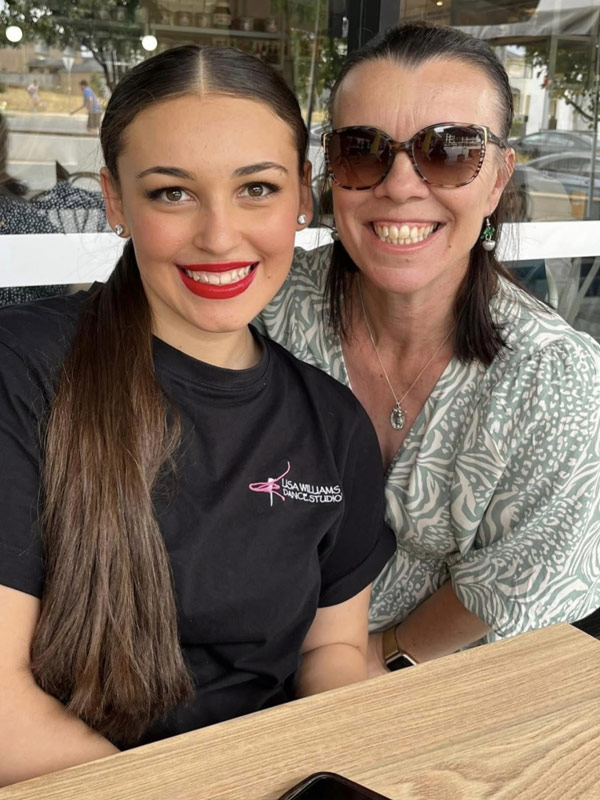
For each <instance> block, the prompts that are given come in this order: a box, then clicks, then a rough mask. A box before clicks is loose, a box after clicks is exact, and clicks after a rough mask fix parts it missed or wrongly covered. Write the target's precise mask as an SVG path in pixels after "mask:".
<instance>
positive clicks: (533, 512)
mask: <svg viewBox="0 0 600 800" xmlns="http://www.w3.org/2000/svg"><path fill="white" fill-rule="evenodd" d="M464 445H465V446H464V447H463V448H461V451H460V453H459V454H458V457H457V461H456V470H455V478H454V484H453V487H452V507H451V514H452V518H453V520H454V522H455V525H456V530H460V531H461V533H460V535H459V536H457V541H458V547H459V552H458V553H457V554H456V555H455V556H453V558H452V562H451V563H450V564H449V566H450V575H451V579H452V583H453V586H454V589H455V591H456V593H457V595H458V597H459V598H460V600H461V601H462V603H463V604H464V605H465V606H466V607H467V608H468V609H469V610H470V611H472V612H474V613H475V614H477V616H479V617H480V618H481V619H483V620H485V621H486V622H487V623H488V625H490V627H491V628H492V630H493V634H492V635H491V636H490V637H488V638H490V639H493V638H498V637H503V636H511V635H515V634H518V633H521V632H523V631H525V630H530V629H531V628H538V627H542V626H545V625H549V624H552V623H554V622H558V621H563V620H566V621H574V620H576V619H580V618H582V617H584V616H585V615H586V614H589V613H590V612H591V611H593V610H595V609H596V608H598V607H600V349H599V348H598V345H597V344H596V343H595V342H593V340H591V339H590V338H589V337H587V336H585V335H581V334H576V333H575V332H572V335H571V336H570V337H563V338H560V339H557V340H556V341H553V342H550V343H549V344H547V345H546V346H545V347H543V348H542V349H540V350H539V351H537V352H536V353H533V354H528V355H527V356H526V357H524V358H523V359H521V360H520V361H519V362H518V363H517V364H516V365H511V366H510V367H509V368H508V369H507V370H506V371H505V373H504V374H503V375H502V378H501V380H498V381H497V382H495V383H492V382H490V384H489V385H488V386H487V388H486V390H485V391H484V393H483V395H482V399H481V403H480V404H479V407H478V409H477V412H476V413H475V414H474V415H473V419H472V421H471V425H470V428H469V430H468V432H467V435H466V437H465V442H464ZM476 496H477V500H476V502H474V501H473V498H475V497H476ZM482 497H484V498H485V500H486V510H485V513H484V515H483V518H477V517H475V516H474V517H473V520H472V521H471V519H470V514H471V510H472V507H474V506H475V505H478V504H479V503H480V502H481V499H482Z"/></svg>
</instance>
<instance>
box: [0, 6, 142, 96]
mask: <svg viewBox="0 0 600 800" xmlns="http://www.w3.org/2000/svg"><path fill="white" fill-rule="evenodd" d="M140 5H141V3H140V0H40V2H38V3H32V2H31V0H4V3H3V5H0V26H5V25H6V26H7V25H18V26H19V27H20V28H21V30H22V31H23V41H26V42H27V41H34V40H41V41H43V42H44V43H45V44H47V45H50V46H53V47H58V48H59V49H63V48H65V47H68V46H69V47H72V48H75V49H78V48H79V47H81V46H84V47H87V49H88V50H90V51H91V53H92V54H93V56H94V58H95V59H96V61H97V62H98V63H99V64H100V66H101V67H102V69H103V70H104V75H105V79H106V82H107V85H108V86H109V87H110V88H111V89H112V88H113V87H114V85H115V84H116V83H117V81H118V79H119V77H120V74H121V72H122V71H123V67H122V66H121V64H120V63H118V62H121V61H126V62H128V61H131V60H132V59H134V58H135V56H136V54H137V53H138V52H139V48H140V44H139V39H140V36H141V35H142V26H141V25H140V23H139V22H138V20H137V15H136V11H137V10H138V8H139V7H140Z"/></svg>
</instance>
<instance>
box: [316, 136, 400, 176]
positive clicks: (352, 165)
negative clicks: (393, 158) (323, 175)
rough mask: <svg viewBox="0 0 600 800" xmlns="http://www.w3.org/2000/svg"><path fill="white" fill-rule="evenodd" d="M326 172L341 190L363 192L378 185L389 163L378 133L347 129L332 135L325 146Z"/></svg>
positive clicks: (383, 141) (386, 146) (384, 143)
mask: <svg viewBox="0 0 600 800" xmlns="http://www.w3.org/2000/svg"><path fill="white" fill-rule="evenodd" d="M327 160H328V163H329V169H330V170H331V172H332V173H333V176H334V178H335V180H336V181H337V182H338V183H339V184H340V185H341V186H349V187H351V188H353V189H366V188H369V187H371V186H374V185H375V184H376V183H379V181H380V180H381V178H382V177H383V175H384V174H385V172H386V170H387V168H388V164H389V161H390V148H389V145H388V143H387V141H386V140H385V139H384V138H383V137H382V135H381V134H380V133H378V132H377V131H365V130H363V129H362V128H348V129H347V130H345V131H341V132H340V133H338V132H337V131H336V132H334V133H332V135H331V136H330V137H329V139H328V144H327Z"/></svg>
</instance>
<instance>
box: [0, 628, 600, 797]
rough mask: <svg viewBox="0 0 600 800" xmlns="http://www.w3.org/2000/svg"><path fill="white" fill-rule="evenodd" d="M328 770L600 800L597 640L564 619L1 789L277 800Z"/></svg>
mask: <svg viewBox="0 0 600 800" xmlns="http://www.w3.org/2000/svg"><path fill="white" fill-rule="evenodd" d="M1 757H2V754H1V753H0V758H1ZM319 770H330V771H333V772H340V773H342V774H344V775H347V776H348V777H350V778H352V779H354V780H356V781H358V782H360V783H364V784H366V785H367V786H370V787H371V788H373V789H375V790H376V791H378V792H381V793H382V794H384V795H388V796H389V797H390V798H393V800H438V799H439V800H442V799H443V800H462V799H463V798H464V800H476V799H477V798H486V800H487V799H488V798H494V799H495V800H518V799H519V798H531V800H550V798H556V800H565V799H566V798H577V800H581V798H590V800H599V799H600V642H599V641H596V640H595V639H592V638H591V637H589V636H587V635H586V634H584V633H582V632H581V631H578V630H575V629H574V628H572V627H571V626H569V625H557V626H555V627H553V628H548V629H546V630H542V631H537V632H534V633H529V634H526V635H524V636H521V637H518V638H516V639H511V640H508V641H505V642H500V643H497V644H492V645H488V646H486V647H480V648H476V649H474V650H470V651H466V652H464V653H457V654H455V655H452V656H449V657H448V658H444V659H440V660H438V661H434V662H430V663H429V664H423V665H420V666H418V667H412V668H410V669H407V670H403V671H402V672H398V673H396V674H391V675H386V676H385V677H381V678H376V679H374V680H372V681H367V682H365V683H362V684H355V685H353V686H348V687H345V688H343V689H339V690H336V691H333V692H327V693H326V694H323V695H319V696H317V697H311V698H308V699H305V700H300V701H297V702H294V703H289V704H288V705H286V706H280V707H278V708H275V709H270V710H268V711H263V712H261V713H258V714H252V715H250V716H247V717H244V718H241V719H237V720H231V721H230V722H225V723H222V724H220V725H215V726H212V727H210V728H204V729H203V730H199V731H194V732H193V733H188V734H185V735H183V736H179V737H176V738H173V739H168V740H165V741H162V742H157V743H155V744H151V745H147V746H146V747H140V748H137V749H135V750H130V751H128V752H125V753H120V754H118V755H116V756H111V757H110V758H105V759H102V760H100V761H96V762H94V763H91V764H86V765H83V766H80V767H73V768H71V769H68V770H63V771H62V772H56V773H54V774H52V775H48V776H45V777H43V778H37V779H34V780H30V781H26V782H24V783H20V784H16V785H14V786H10V787H7V788H5V789H0V800H9V798H10V800H13V798H14V799H15V800H17V799H18V800H65V799H66V798H69V800H75V798H77V800H79V799H80V798H81V800H108V799H109V798H110V800H225V799H227V800H275V798H277V797H278V796H279V795H280V794H281V793H283V792H284V791H285V790H286V789H288V788H289V787H290V786H292V785H293V784H294V783H296V782H297V781H299V780H301V779H302V778H303V777H305V776H306V775H308V774H310V773H312V772H316V771H319Z"/></svg>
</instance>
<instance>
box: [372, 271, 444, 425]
mask: <svg viewBox="0 0 600 800" xmlns="http://www.w3.org/2000/svg"><path fill="white" fill-rule="evenodd" d="M358 293H359V294H360V304H361V306H362V312H363V318H364V320H365V325H366V328H367V331H368V333H369V338H370V340H371V344H372V345H373V350H374V351H375V355H376V356H377V360H378V361H379V366H380V367H381V369H382V370H383V377H384V378H385V379H386V381H387V385H388V386H389V387H390V392H391V393H392V397H393V398H394V401H395V405H394V408H393V409H392V413H391V414H390V424H391V426H392V428H393V429H394V430H395V431H401V430H402V428H403V427H404V423H405V422H406V412H405V411H404V409H403V408H402V403H403V402H404V400H406V398H407V397H408V395H409V393H410V391H411V390H412V389H413V388H414V386H415V384H416V383H417V381H418V380H419V378H420V377H421V375H422V374H423V373H424V372H425V370H426V369H427V367H428V366H429V365H430V364H431V362H432V361H433V359H434V358H435V357H436V356H437V354H438V353H439V352H440V350H441V349H442V347H443V346H444V345H445V344H446V342H447V341H448V339H449V338H450V337H451V336H452V334H453V333H454V328H452V330H451V331H450V333H448V334H447V335H446V336H445V337H444V339H443V340H442V343H441V344H440V346H439V347H438V348H437V350H436V351H435V352H434V354H433V355H432V356H431V358H430V359H429V361H428V362H427V363H426V364H425V366H424V367H423V369H422V370H421V371H420V372H419V374H418V375H417V377H416V378H415V379H414V381H413V382H412V383H411V385H410V386H409V387H408V389H407V390H406V391H405V392H404V394H403V395H402V397H401V398H400V399H398V395H397V394H396V392H395V391H394V387H393V386H392V382H391V381H390V379H389V377H388V374H387V372H386V369H385V367H384V366H383V362H382V360H381V356H380V355H379V351H378V350H377V345H376V344H375V337H374V336H373V332H372V330H371V326H370V325H369V318H368V317H367V310H366V308H365V301H364V298H363V291H362V285H361V280H360V276H358Z"/></svg>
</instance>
